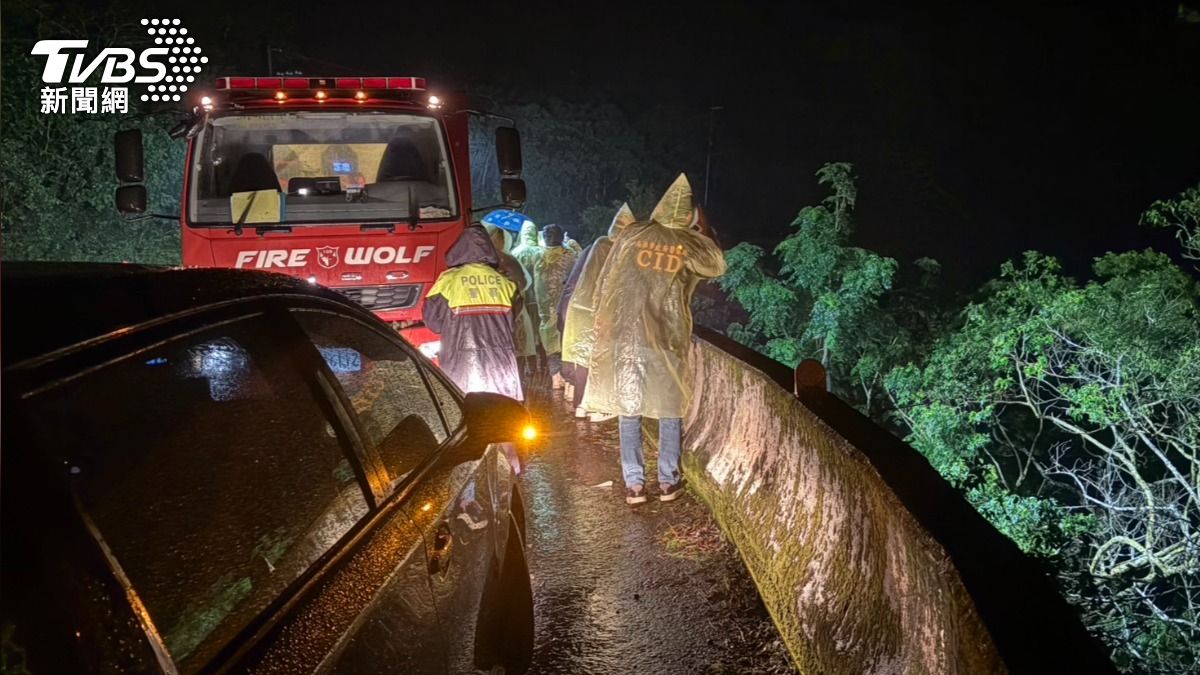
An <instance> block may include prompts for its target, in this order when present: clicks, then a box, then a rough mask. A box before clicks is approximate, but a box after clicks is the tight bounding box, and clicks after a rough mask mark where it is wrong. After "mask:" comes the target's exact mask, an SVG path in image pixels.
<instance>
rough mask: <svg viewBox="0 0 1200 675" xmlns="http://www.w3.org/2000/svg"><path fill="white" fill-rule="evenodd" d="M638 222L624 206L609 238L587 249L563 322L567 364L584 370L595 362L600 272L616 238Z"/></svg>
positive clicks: (598, 240) (563, 354)
mask: <svg viewBox="0 0 1200 675" xmlns="http://www.w3.org/2000/svg"><path fill="white" fill-rule="evenodd" d="M634 220H635V218H634V216H633V211H631V210H630V209H629V204H622V205H621V208H620V210H618V211H617V215H615V216H613V221H612V225H610V226H609V228H608V236H607V237H600V238H599V239H597V240H596V241H595V242H593V243H592V245H591V246H590V247H589V248H588V249H587V258H586V259H585V260H584V261H583V270H582V271H581V272H579V280H578V281H576V282H575V292H574V293H572V294H571V298H570V302H569V304H568V305H567V311H566V316H565V317H564V319H563V333H562V358H563V361H566V362H568V363H574V364H577V365H580V366H583V367H584V368H587V367H589V364H590V363H591V361H592V347H593V346H594V345H595V344H596V324H595V307H596V287H597V286H598V285H599V282H600V273H601V271H602V270H603V269H604V262H605V261H606V260H608V254H609V253H610V252H611V251H612V246H613V239H614V238H616V236H617V233H618V232H619V231H621V230H622V229H624V228H625V227H626V226H627V225H629V224H630V223H632V222H633V221H634Z"/></svg>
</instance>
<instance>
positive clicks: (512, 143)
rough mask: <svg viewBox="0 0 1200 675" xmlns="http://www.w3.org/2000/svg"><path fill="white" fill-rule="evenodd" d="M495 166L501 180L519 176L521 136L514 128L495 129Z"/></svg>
mask: <svg viewBox="0 0 1200 675" xmlns="http://www.w3.org/2000/svg"><path fill="white" fill-rule="evenodd" d="M496 165H497V166H499V167H500V176H501V177H502V178H517V177H519V176H520V175H521V134H520V133H518V132H517V130H516V128H515V127H496Z"/></svg>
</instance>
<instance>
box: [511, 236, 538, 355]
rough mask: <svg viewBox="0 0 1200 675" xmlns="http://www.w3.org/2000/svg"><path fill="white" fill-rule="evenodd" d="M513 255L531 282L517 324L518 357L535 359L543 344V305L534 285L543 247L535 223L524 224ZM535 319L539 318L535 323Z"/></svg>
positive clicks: (513, 248) (513, 249)
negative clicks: (541, 325) (540, 329)
mask: <svg viewBox="0 0 1200 675" xmlns="http://www.w3.org/2000/svg"><path fill="white" fill-rule="evenodd" d="M511 253H512V257H514V258H516V259H517V262H518V263H521V267H522V268H524V271H526V274H527V275H528V276H529V280H530V285H529V287H528V288H529V291H528V293H524V294H523V299H524V307H523V309H522V310H521V315H522V316H520V317H517V319H518V321H517V322H516V335H515V339H516V348H517V356H520V357H533V356H536V354H538V345H539V344H541V339H540V337H539V336H538V328H539V322H540V311H541V304H540V303H539V301H538V289H536V288H535V287H534V285H533V283H532V281H533V267H534V263H536V261H538V257H539V256H540V255H541V246H539V245H538V226H536V225H534V223H533V221H529V220H527V221H524V222H523V223H522V225H521V234H520V235H518V238H517V244H516V246H514V247H512V251H511ZM534 317H539V318H538V319H536V321H535V319H534Z"/></svg>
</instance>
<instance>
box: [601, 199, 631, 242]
mask: <svg viewBox="0 0 1200 675" xmlns="http://www.w3.org/2000/svg"><path fill="white" fill-rule="evenodd" d="M635 220H637V219H636V218H634V217H633V209H631V208H629V202H626V203H624V204H622V205H621V208H620V209H617V215H615V216H613V220H612V225H609V226H608V238H609V239H612V238H613V237H615V236H617V233H618V232H620V231H621V230H623V229H625V228H626V227H628V226H629V224H630V223H632V222H633V221H635Z"/></svg>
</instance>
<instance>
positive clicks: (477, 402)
mask: <svg viewBox="0 0 1200 675" xmlns="http://www.w3.org/2000/svg"><path fill="white" fill-rule="evenodd" d="M463 418H464V420H465V421H466V424H467V437H468V438H471V439H473V440H476V441H479V442H482V443H516V442H518V441H522V440H527V439H528V435H529V430H530V429H531V428H532V426H531V425H530V419H529V411H528V410H526V409H525V406H523V405H521V403H520V402H518V401H515V400H513V399H511V398H509V397H507V396H501V395H500V394H493V393H490V392H481V391H473V392H471V393H469V394H467V396H466V398H465V399H464V400H463ZM535 435H536V432H535Z"/></svg>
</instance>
